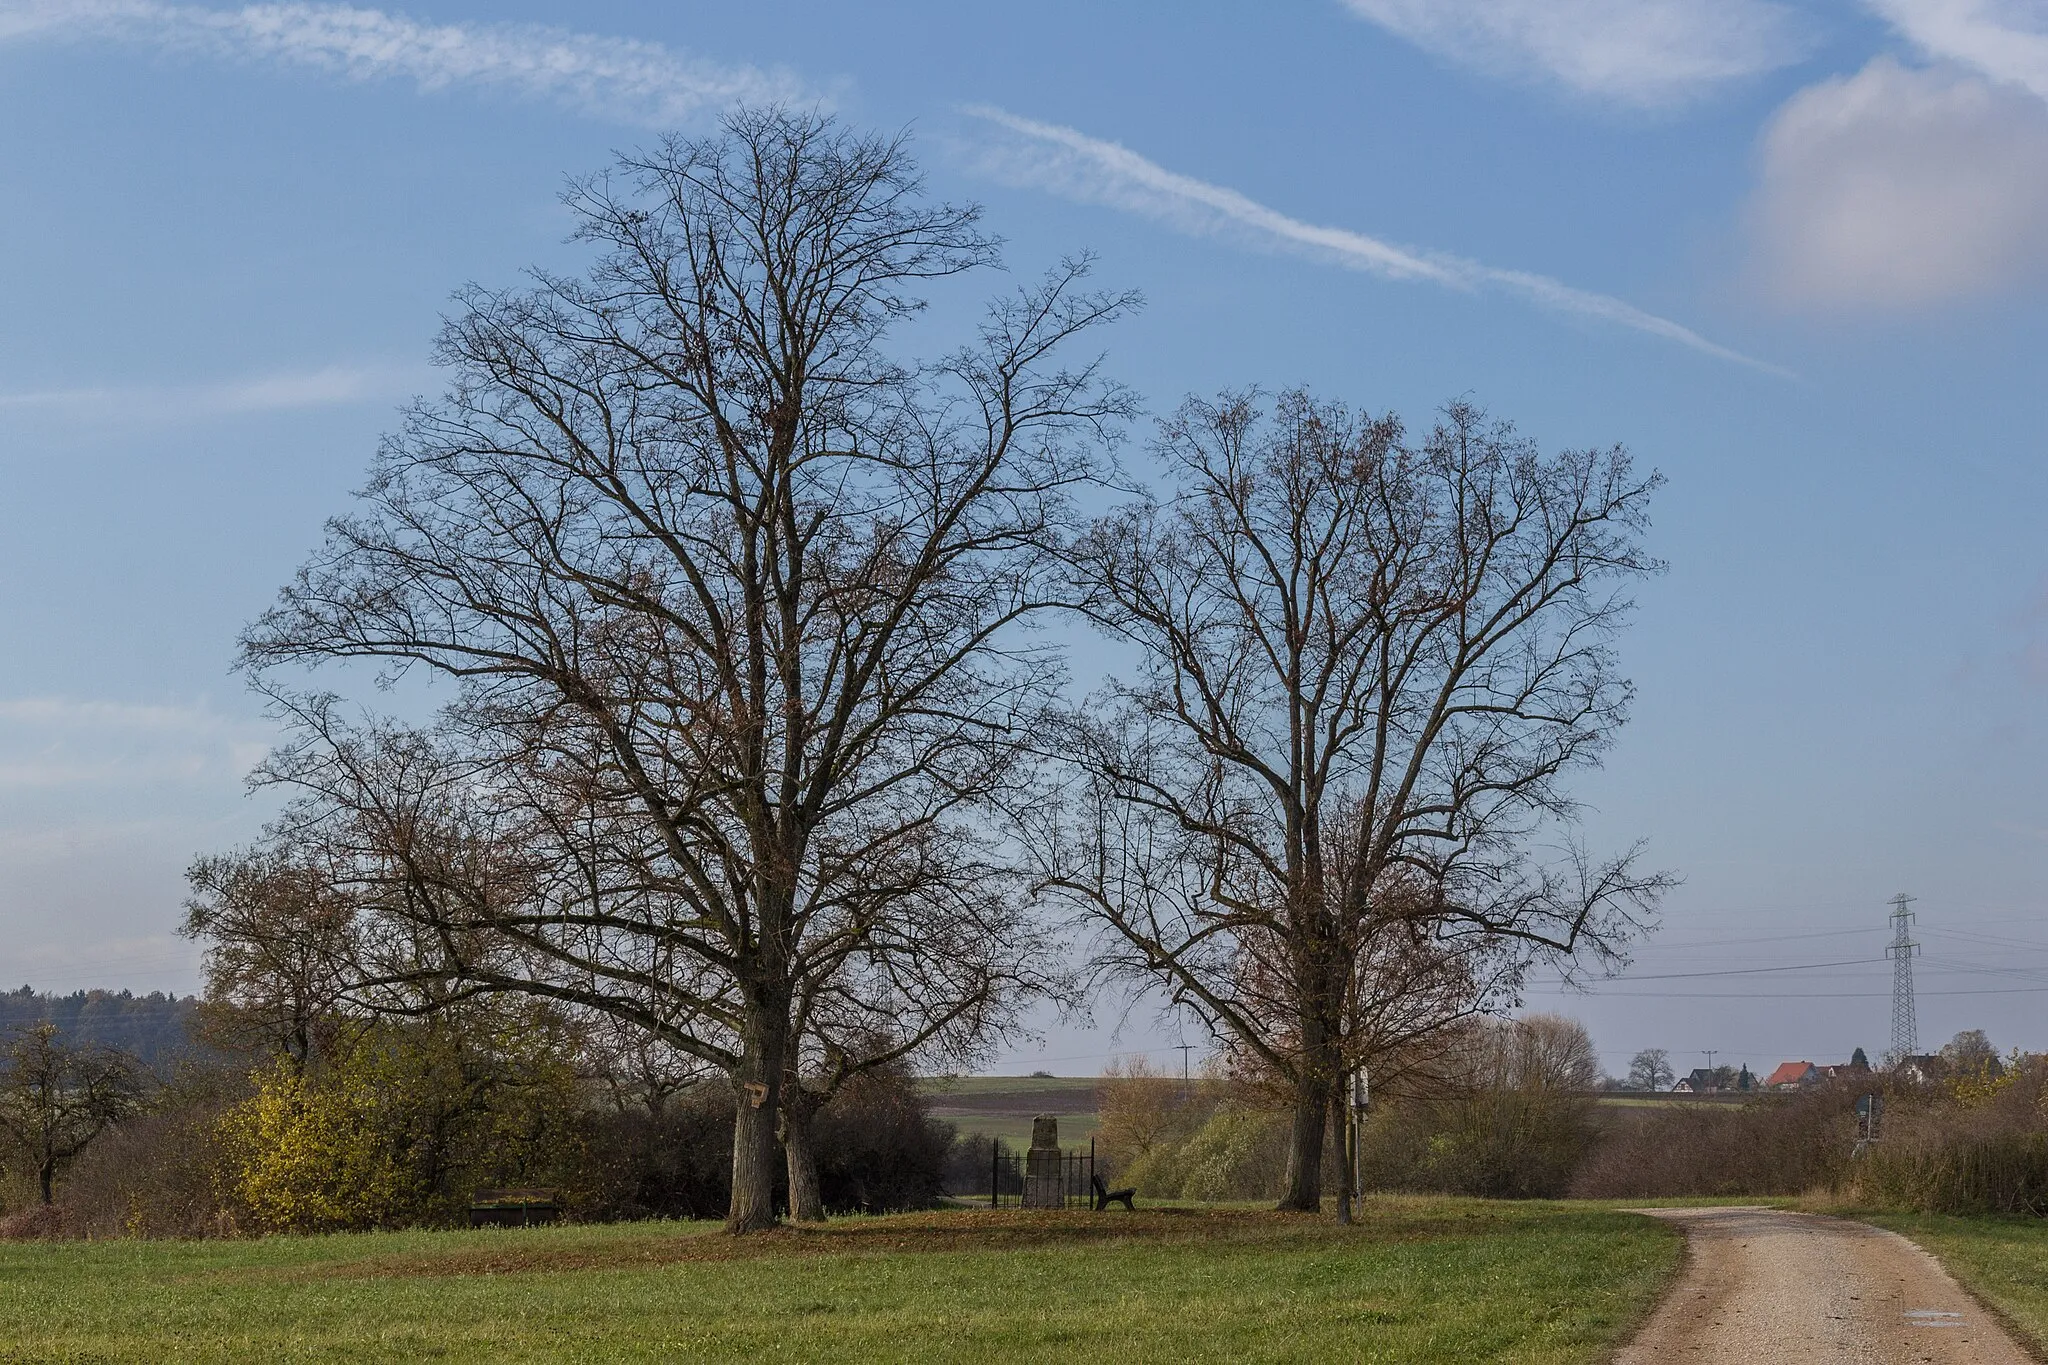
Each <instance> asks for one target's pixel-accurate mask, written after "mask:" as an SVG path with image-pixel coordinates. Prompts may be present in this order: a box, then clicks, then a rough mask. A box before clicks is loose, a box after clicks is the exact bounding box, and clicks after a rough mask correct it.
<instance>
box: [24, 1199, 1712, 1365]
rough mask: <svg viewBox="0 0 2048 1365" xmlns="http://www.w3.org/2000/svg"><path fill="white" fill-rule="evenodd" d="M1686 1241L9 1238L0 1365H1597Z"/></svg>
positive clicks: (1423, 1206)
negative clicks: (179, 1364)
mask: <svg viewBox="0 0 2048 1365" xmlns="http://www.w3.org/2000/svg"><path fill="white" fill-rule="evenodd" d="M1680 1255H1681V1253H1680V1242H1679V1239H1678V1238H1677V1236H1676V1235H1675V1234H1674V1233H1673V1232H1672V1231H1671V1229H1669V1228H1668V1227H1665V1226H1664V1225H1662V1224H1660V1223H1657V1222H1655V1221H1653V1220H1651V1219H1647V1218H1641V1217H1636V1216H1633V1215H1630V1214H1626V1213H1618V1212H1613V1211H1609V1210H1602V1209H1586V1208H1575V1207H1571V1206H1568V1205H1545V1204H1492V1203H1483V1202H1479V1201H1473V1200H1446V1199H1404V1198H1391V1197H1390V1198H1381V1199H1374V1200H1371V1201H1368V1204H1367V1207H1366V1210H1365V1216H1364V1218H1363V1221H1362V1222H1361V1224H1360V1225H1358V1226H1356V1227H1353V1228H1350V1229H1341V1228H1337V1227H1335V1226H1333V1225H1332V1224H1331V1223H1330V1222H1329V1221H1328V1220H1327V1219H1322V1220H1314V1219H1303V1218H1288V1217H1282V1216H1280V1215H1275V1214H1270V1213H1265V1212H1262V1211H1254V1210H1248V1209H1211V1210H1146V1211H1143V1212H1141V1213H1140V1214H1138V1215H1137V1216H1136V1217H1131V1216H1128V1215H1124V1214H1121V1213H1117V1214H1104V1215H1099V1216H1098V1215H1093V1214H1088V1213H1068V1214H1026V1213H1022V1212H1015V1211H1004V1212H1000V1213H990V1212H980V1213H973V1212H942V1213H932V1214H914V1215H903V1216H900V1217H893V1218H873V1219H848V1220H843V1221H839V1222H835V1223H834V1224H832V1225H831V1226H830V1227H828V1228H825V1229H822V1230H813V1231H804V1232H795V1231H781V1232H777V1233H773V1234H768V1235H764V1236H759V1237H752V1238H741V1239H732V1238H727V1237H724V1236H723V1235H721V1234H719V1233H717V1232H716V1231H714V1230H711V1229H708V1228H706V1227H703V1226H697V1225H691V1226H674V1225H669V1226H655V1225H644V1224H643V1225H620V1226H612V1227H595V1228H581V1227H575V1228H540V1229H530V1230H509V1229H508V1230H502V1231H488V1232H448V1233H386V1234H370V1235H364V1236H354V1237H319V1238H294V1239H282V1238H280V1239H271V1240H265V1241H248V1242H197V1243H190V1242H188V1243H166V1242H154V1243H152V1242H101V1243H11V1244H10V1243H0V1361H27V1360H35V1361H43V1360H78V1361H84V1360H91V1361H116V1360H150V1361H160V1360H261V1361H264V1362H266V1365H273V1363H275V1362H286V1361H306V1360H351V1361H361V1360H416V1359H435V1358H439V1359H486V1358H488V1359H491V1360H494V1361H496V1360H507V1361H522V1360H556V1359H562V1360H567V1359H574V1360H654V1359H659V1360H670V1359H720V1360H732V1359H742V1358H744V1359H760V1360H802V1361H812V1360H832V1361H841V1362H856V1361H866V1360H902V1359H917V1360H919V1361H921V1362H932V1361H954V1360H960V1361H981V1360H989V1361H994V1360H1005V1361H1015V1360H1038V1359H1046V1358H1049V1357H1052V1356H1054V1355H1055V1354H1057V1355H1061V1356H1066V1355H1073V1354H1080V1353H1086V1354H1096V1355H1103V1356H1110V1357H1113V1358H1115V1359H1116V1360H1118V1361H1119V1365H1125V1363H1126V1362H1140V1361H1153V1360H1158V1361H1168V1360H1172V1361H1180V1360H1330V1359H1342V1360H1362V1361H1431V1362H1436V1361H1441V1362H1453V1361H1456V1362H1464V1361H1474V1360H1494V1361H1513V1362H1527V1363H1528V1365H1538V1363H1542V1365H1552V1363H1555V1365H1563V1363H1564V1362H1577V1361H1590V1360H1595V1359H1598V1358H1600V1357H1601V1356H1602V1354H1603V1352H1604V1351H1605V1350H1606V1348H1607V1347H1608V1346H1609V1345H1610V1344H1612V1343H1613V1342H1615V1341H1616V1340H1618V1339H1619V1338H1621V1337H1622V1336H1624V1335H1625V1334H1626V1333H1627V1332H1628V1330H1629V1329H1630V1328H1632V1327H1633V1326H1634V1324H1635V1323H1636V1322H1638V1321H1639V1320H1640V1319H1641V1317H1642V1316H1643V1315H1644V1314H1645V1313H1646V1312H1647V1311H1648V1309H1649V1306H1650V1304H1651V1303H1652V1301H1653V1300H1654V1299H1655V1297H1656V1295H1657V1293H1658V1291H1659V1290H1660V1289H1661V1288H1662V1287H1663V1286H1664V1285H1665V1284H1666V1283H1667V1281H1668V1280H1669V1278H1670V1277H1671V1275H1672V1274H1673V1273H1674V1272H1675V1271H1676V1269H1677V1267H1678V1264H1679V1261H1680Z"/></svg>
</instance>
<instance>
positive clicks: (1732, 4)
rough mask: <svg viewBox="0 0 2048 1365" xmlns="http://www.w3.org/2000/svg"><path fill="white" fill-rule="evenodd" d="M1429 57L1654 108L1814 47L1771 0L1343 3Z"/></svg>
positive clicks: (1791, 15) (1351, 0)
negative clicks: (1544, 81) (1404, 39)
mask: <svg viewBox="0 0 2048 1365" xmlns="http://www.w3.org/2000/svg"><path fill="white" fill-rule="evenodd" d="M1345 3H1346V5H1347V6H1348V7H1349V8H1350V9H1351V11H1352V12H1353V13H1355V14H1357V15H1359V16H1360V17H1361V18H1364V19H1368V20H1371V21H1372V22H1373V23H1375V24H1378V25H1379V26H1380V27H1382V28H1385V29H1387V30H1389V31H1390V32H1393V33H1396V34H1398V35H1400V36H1401V37H1403V38H1406V39H1407V40H1408V41H1409V42H1412V43H1414V44H1415V45H1416V46H1417V47H1420V48H1422V49H1423V50H1424V51H1427V52H1430V53H1433V54H1435V55H1436V56H1439V57H1442V58H1445V59H1446V60H1449V61H1454V62H1457V63H1459V64H1461V65H1464V66H1470V67H1475V68H1477V69H1479V70H1481V71H1485V72H1487V73H1489V74H1492V75H1501V76H1510V77H1525V78H1526V77H1532V76H1533V77H1536V78H1538V79H1541V80H1546V81H1551V82H1555V83H1556V84H1558V85H1561V86H1563V87H1564V88H1565V89H1567V90H1570V91H1572V92H1574V93H1575V94H1580V95H1588V96H1593V97H1596V98H1600V99H1611V100H1617V101H1620V102H1622V103H1624V104H1632V105H1638V106H1646V107H1647V106H1655V105H1663V104H1673V103H1679V102H1682V101H1685V100H1688V99H1692V98H1696V97H1697V96H1699V95H1701V94H1704V93H1706V92H1707V91H1708V90H1710V89H1712V88H1713V87H1715V86H1717V85H1721V84H1724V83H1726V82H1728V81H1734V80H1741V79H1744V78H1746V77H1750V76H1756V75H1760V74H1762V73H1763V72H1766V71H1774V70H1776V69H1778V68H1779V67H1783V66H1789V65H1790V64H1792V63H1793V62H1796V61H1798V60H1799V59H1800V58H1801V57H1803V56H1804V55H1805V54H1806V52H1807V50H1808V48H1809V46H1810V41H1809V39H1808V36H1807V33H1806V26H1805V25H1804V24H1802V23H1800V22H1799V21H1798V19H1797V17H1796V16H1795V15H1794V13H1793V11H1792V10H1791V9H1790V8H1789V7H1788V6H1786V5H1783V4H1778V3H1774V0H1345Z"/></svg>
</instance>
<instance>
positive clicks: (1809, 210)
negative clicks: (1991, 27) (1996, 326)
mask: <svg viewBox="0 0 2048 1365" xmlns="http://www.w3.org/2000/svg"><path fill="white" fill-rule="evenodd" d="M1929 8H1934V7H1929ZM1951 8H1956V6H1951ZM1751 225H1752V230H1753V231H1754V233H1755V234H1756V239H1757V240H1756V245H1757V249H1758V255H1759V260H1760V264H1761V265H1762V267H1763V271H1764V276H1765V279H1766V280H1767V281H1768V284H1769V286H1770V288H1771V289H1772V290H1773V292H1774V293H1775V294H1776V296H1777V297H1778V298H1779V299H1780V300H1782V301H1783V302H1785V303H1787V304H1790V305H1793V306H1805V307H1818V308H1823V309H1845V308H1846V309H1858V308H1899V307H1905V308H1911V307H1922V306H1928V305H1933V304H1939V303H1944V302H1947V301H1950V300H1954V299H1961V298H1968V297H1972V296H1981V295H1985V294H1990V293H1994V292H1996V291H1998V290H2000V289H2003V288H2008V287H2012V286H2015V285H2019V284H2023V283H2025V282H2027V281H2029V280H2031V279H2035V278H2038V277H2040V276H2041V275H2042V274H2044V272H2048V104H2044V103H2043V102H2042V101H2041V100H2039V99H2037V98H2035V97H2034V96H2033V95H2031V94H2028V93H2027V92H2026V91H2025V90H2024V89H2022V88H2020V87H2018V86H2016V85H2011V84H1999V83H1995V82H1993V81H1990V80H1986V79H1984V78H1983V77H1981V76H1978V75H1975V74H1972V73H1970V72H1968V71H1964V70H1961V69H1958V68H1956V67H1953V66H1942V67H1935V68H1930V69H1921V70H1915V69H1910V68H1907V67H1903V66H1900V65H1899V64H1898V63H1897V62H1894V61H1892V60H1890V59H1889V58H1879V59H1877V60H1876V61H1873V62H1872V63H1870V65H1868V66H1867V67H1865V68H1864V69H1863V70H1862V71H1860V72H1858V73H1857V74H1855V75H1853V76H1849V77H1844V78H1839V79H1835V80H1829V81H1824V82H1822V83H1820V84H1818V85H1815V86H1812V87H1809V88H1808V89H1806V90H1803V91H1801V92H1800V93H1799V94H1798V95H1796V96H1794V97H1793V98H1792V99H1791V100H1790V101H1789V102H1788V103H1787V104H1786V105H1785V106H1784V108H1782V109H1781V110H1779V111H1778V113H1777V114H1776V116H1774V117H1773V119H1772V120H1771V123H1770V125H1769V127H1768V128H1767V129H1766V130H1765V133H1764V138H1763V148H1762V177H1761V183H1760V184H1759V187H1758V190H1757V194H1756V198H1755V201H1754V203H1753V204H1752V206H1751Z"/></svg>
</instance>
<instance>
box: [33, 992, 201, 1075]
mask: <svg viewBox="0 0 2048 1365" xmlns="http://www.w3.org/2000/svg"><path fill="white" fill-rule="evenodd" d="M198 1004H199V999H198V997H197V996H190V995H188V996H177V995H166V994H164V993H163V992H162V991H151V992H150V993H149V994H148V995H137V994H135V993H134V992H133V991H73V992H72V993H71V994H69V995H55V994H52V993H50V992H48V991H38V990H36V989H34V988H33V987H31V986H23V987H22V988H21V989H20V990H17V991H5V992H0V1035H5V1034H8V1033H12V1032H13V1031H14V1030H16V1029H19V1028H26V1027H29V1026H31V1025H34V1024H43V1023H49V1024H55V1025H56V1026H57V1030H58V1033H59V1034H60V1035H61V1036H62V1037H63V1039H64V1041H65V1042H66V1043H69V1044H71V1045H73V1046H79V1045H97V1046H104V1047H114V1048H119V1049H121V1051H123V1052H126V1053H129V1054H131V1055H132V1056H134V1057H136V1058H137V1059H139V1060H140V1061H141V1062H142V1063H143V1064H144V1065H145V1066H147V1067H149V1068H150V1069H152V1070H158V1069H160V1068H162V1067H164V1066H168V1065H169V1064H170V1063H172V1062H174V1061H176V1060H177V1059H178V1058H179V1057H181V1056H184V1055H187V1054H189V1053H190V1052H191V1051H192V1050H193V1047H194V1044H193V1042H192V1039H191V1037H190V1035H189V1033H188V1032H187V1028H186V1026H187V1024H189V1023H190V1021H191V1019H192V1012H193V1010H194V1009H195V1008H197V1006H198Z"/></svg>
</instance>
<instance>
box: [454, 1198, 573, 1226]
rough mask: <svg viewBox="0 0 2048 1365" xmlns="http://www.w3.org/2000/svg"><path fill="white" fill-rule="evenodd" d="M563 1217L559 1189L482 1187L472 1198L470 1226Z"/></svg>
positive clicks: (530, 1222)
mask: <svg viewBox="0 0 2048 1365" xmlns="http://www.w3.org/2000/svg"><path fill="white" fill-rule="evenodd" d="M561 1216H562V1201H561V1197H560V1194H559V1192H558V1191H555V1190H536V1189H522V1190H478V1191H477V1192H476V1197H475V1198H474V1199H472V1200H470V1201H469V1225H470V1226H471V1227H473V1228H481V1227H519V1228H523V1227H531V1226H532V1225H534V1224H535V1223H552V1222H554V1221H555V1220H556V1219H557V1218H559V1217H561Z"/></svg>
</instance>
